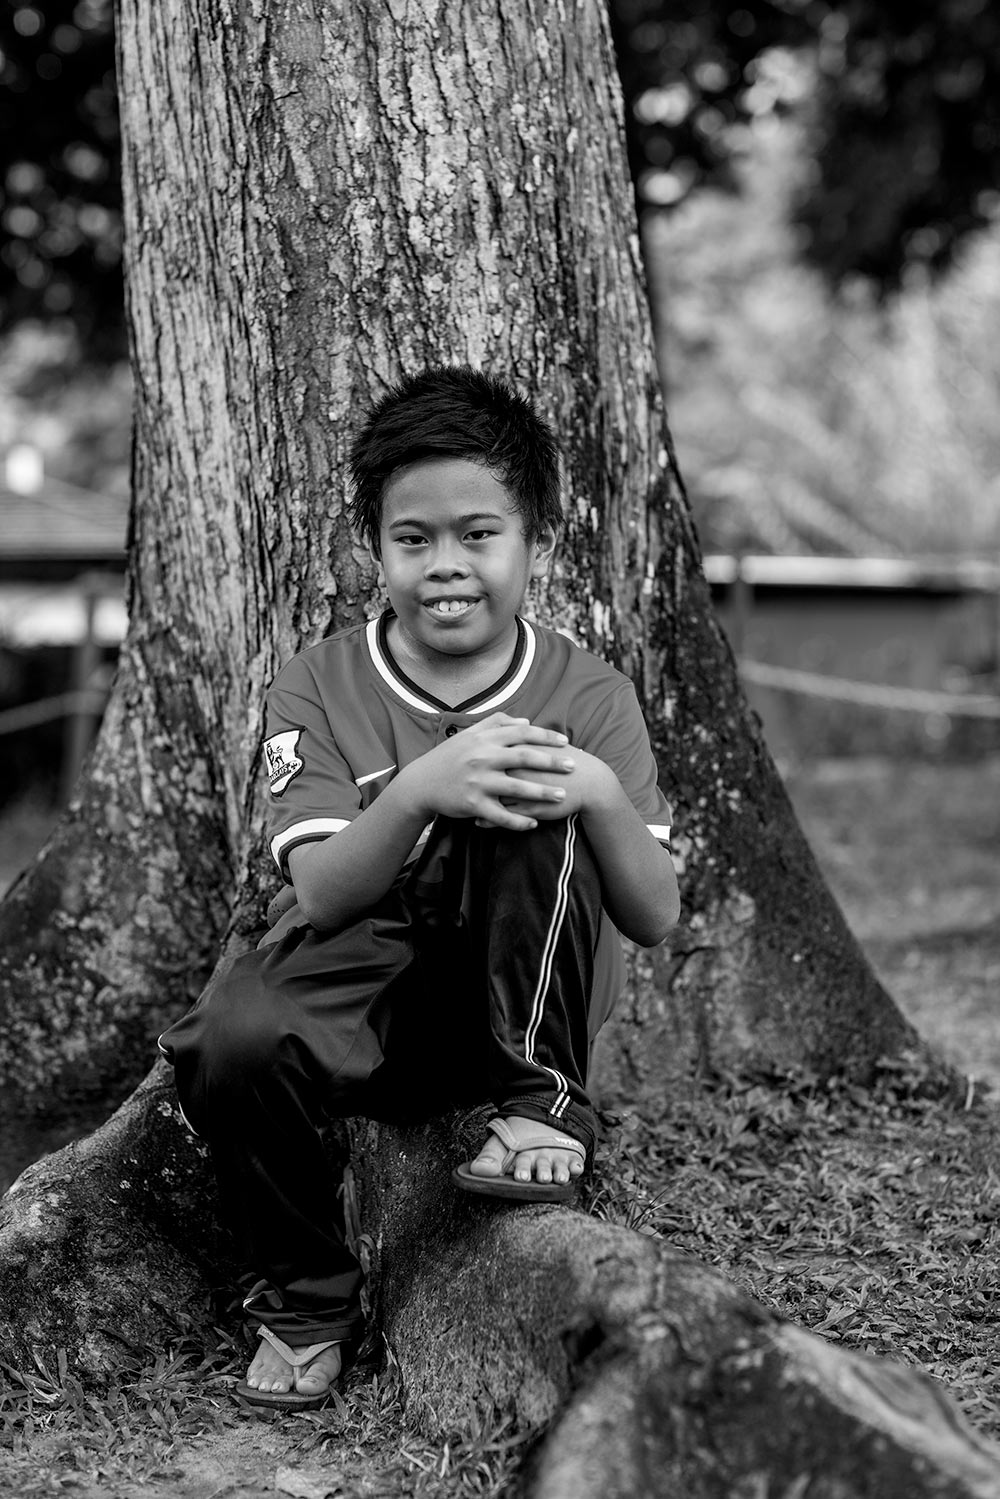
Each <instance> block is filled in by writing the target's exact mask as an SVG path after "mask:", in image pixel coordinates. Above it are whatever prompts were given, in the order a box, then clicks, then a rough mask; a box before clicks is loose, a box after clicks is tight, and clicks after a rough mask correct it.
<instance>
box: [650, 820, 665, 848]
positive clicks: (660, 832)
mask: <svg viewBox="0 0 1000 1499" xmlns="http://www.w3.org/2000/svg"><path fill="white" fill-rule="evenodd" d="M646 826H647V828H648V829H649V831H650V832H651V833H652V835H653V837H654V838H657V839H658V840H659V841H660V842H661V843H669V842H670V824H669V822H647V824H646Z"/></svg>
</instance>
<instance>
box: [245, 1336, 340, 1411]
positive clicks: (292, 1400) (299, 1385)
mask: <svg viewBox="0 0 1000 1499" xmlns="http://www.w3.org/2000/svg"><path fill="white" fill-rule="evenodd" d="M260 1333H261V1342H260V1346H259V1348H258V1349H257V1352H256V1353H255V1354H254V1357H253V1360H252V1361H251V1364H250V1367H249V1369H248V1370H247V1375H246V1379H245V1380H243V1381H242V1383H241V1384H239V1385H237V1394H238V1395H240V1396H241V1397H242V1398H243V1399H244V1400H246V1401H249V1403H250V1404H251V1405H284V1406H290V1407H294V1408H295V1409H297V1410H302V1409H308V1408H309V1406H312V1405H319V1404H321V1403H322V1402H323V1401H324V1400H325V1399H326V1397H327V1395H328V1394H329V1393H330V1388H331V1386H332V1385H333V1383H334V1381H335V1380H336V1379H337V1377H338V1376H339V1374H340V1371H341V1365H342V1355H341V1348H340V1344H339V1343H313V1344H310V1345H309V1346H308V1347H306V1348H292V1347H289V1346H288V1344H286V1343H284V1342H282V1340H281V1339H280V1338H278V1337H276V1336H275V1335H274V1334H273V1333H271V1332H270V1331H269V1330H268V1329H265V1328H261V1329H260Z"/></svg>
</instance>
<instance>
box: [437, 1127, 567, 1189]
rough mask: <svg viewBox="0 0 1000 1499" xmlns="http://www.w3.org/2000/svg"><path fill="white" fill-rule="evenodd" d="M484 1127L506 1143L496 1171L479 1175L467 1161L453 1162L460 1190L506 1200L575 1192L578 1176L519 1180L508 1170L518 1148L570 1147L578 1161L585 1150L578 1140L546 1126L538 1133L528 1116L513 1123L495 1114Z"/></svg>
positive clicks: (520, 1149) (454, 1173) (454, 1179)
mask: <svg viewBox="0 0 1000 1499" xmlns="http://www.w3.org/2000/svg"><path fill="white" fill-rule="evenodd" d="M542 1128H545V1126H542ZM487 1129H489V1130H491V1131H492V1132H493V1134H495V1135H496V1136H497V1138H498V1139H499V1140H501V1141H502V1143H503V1144H504V1145H505V1146H506V1147H507V1150H506V1154H505V1155H504V1157H503V1159H502V1161H501V1162H500V1172H499V1174H498V1175H497V1176H479V1175H478V1174H477V1173H475V1172H474V1171H473V1170H472V1169H471V1166H472V1163H471V1161H463V1163H462V1165H461V1166H456V1167H455V1169H454V1171H452V1173H451V1179H452V1181H453V1182H454V1183H455V1185H456V1187H461V1188H462V1191H463V1192H476V1193H478V1194H479V1195H480V1196H481V1197H503V1198H506V1199H507V1200H508V1201H510V1202H571V1201H572V1200H573V1198H574V1197H575V1196H576V1194H577V1190H578V1186H579V1177H573V1178H572V1179H571V1180H570V1181H568V1182H540V1181H530V1182H519V1181H516V1180H515V1179H514V1177H512V1176H510V1175H508V1173H509V1171H510V1168H511V1167H512V1166H513V1164H514V1160H515V1158H516V1156H517V1155H518V1154H519V1153H520V1151H522V1150H545V1149H550V1150H571V1151H573V1152H574V1153H575V1154H576V1155H578V1156H579V1157H580V1159H581V1161H586V1159H587V1151H586V1148H585V1146H583V1145H582V1144H581V1143H580V1141H579V1140H574V1139H573V1138H572V1137H571V1136H570V1135H559V1134H555V1133H554V1132H553V1131H552V1130H550V1129H546V1133H544V1134H542V1133H541V1130H540V1129H539V1126H538V1125H537V1124H535V1121H534V1120H532V1119H519V1120H518V1121H517V1123H516V1124H512V1123H511V1121H510V1120H509V1119H503V1118H501V1117H500V1116H499V1115H497V1117H496V1118H495V1119H491V1120H490V1122H489V1124H488V1125H487Z"/></svg>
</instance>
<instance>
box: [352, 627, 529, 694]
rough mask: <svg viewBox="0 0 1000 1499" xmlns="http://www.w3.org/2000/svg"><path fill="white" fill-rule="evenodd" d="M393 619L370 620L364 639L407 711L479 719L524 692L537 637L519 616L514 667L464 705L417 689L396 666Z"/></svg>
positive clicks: (387, 684) (380, 673) (386, 682)
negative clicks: (391, 638) (390, 637)
mask: <svg viewBox="0 0 1000 1499" xmlns="http://www.w3.org/2000/svg"><path fill="white" fill-rule="evenodd" d="M391 615H392V610H391V609H386V610H385V612H384V613H383V614H381V615H379V617H378V619H373V620H371V621H370V622H369V624H368V625H367V626H366V627H365V638H366V640H367V643H368V652H369V655H370V656H371V659H372V665H373V666H374V668H375V670H376V672H377V673H378V675H379V676H380V677H381V678H382V681H383V682H385V684H386V686H388V687H390V688H391V689H392V691H393V692H394V693H395V695H396V696H397V697H398V698H401V699H402V700H403V702H404V703H406V704H407V706H408V707H410V708H417V709H418V710H419V711H420V712H422V713H468V714H470V715H473V716H476V717H478V716H479V715H480V714H483V713H494V712H496V710H497V709H498V708H500V707H502V706H503V704H504V703H507V702H509V701H510V699H511V698H512V697H513V696H514V695H515V693H517V692H519V691H520V690H521V688H522V687H523V685H524V683H525V681H526V679H527V676H528V673H529V671H530V670H531V664H532V662H533V661H534V659H535V652H536V650H537V649H538V637H537V635H536V634H535V631H534V630H533V629H532V627H531V625H529V624H528V622H527V620H524V619H522V618H521V617H520V615H518V616H517V617H516V618H517V644H516V645H515V647H514V655H513V657H512V659H511V663H510V665H509V666H508V667H507V670H506V671H505V672H504V673H503V675H502V676H500V677H498V678H497V680H496V681H495V682H493V683H492V684H491V685H490V686H489V687H487V688H485V689H484V690H483V691H482V692H477V693H476V694H475V696H474V697H470V698H466V700H465V702H463V703H444V702H442V701H441V699H440V698H436V697H435V696H434V695H433V693H430V692H427V691H426V689H425V688H423V687H418V685H417V683H416V682H414V681H413V680H412V679H411V678H410V677H408V676H407V675H406V673H405V672H404V671H403V670H402V668H401V667H400V666H399V664H398V663H397V661H396V659H395V657H394V656H393V654H392V652H391V651H390V649H389V642H388V639H387V627H388V623H389V619H390V617H391Z"/></svg>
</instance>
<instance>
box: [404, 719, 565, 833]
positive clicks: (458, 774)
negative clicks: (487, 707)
mask: <svg viewBox="0 0 1000 1499" xmlns="http://www.w3.org/2000/svg"><path fill="white" fill-rule="evenodd" d="M568 744H569V741H568V739H567V738H566V735H565V734H559V733H557V732H556V731H555V730H554V729H541V728H536V726H535V725H534V724H533V723H531V722H530V721H529V720H528V719H527V718H509V717H508V716H507V714H506V713H492V714H491V715H490V717H489V718H484V719H483V721H482V723H477V724H472V725H470V727H469V728H467V729H462V730H461V731H460V732H459V733H458V734H455V735H453V737H452V738H451V739H445V740H444V741H443V743H441V744H438V745H435V747H434V749H432V750H428V752H427V754H426V755H421V756H420V758H419V759H417V760H413V761H411V762H410V764H409V765H408V766H407V767H406V769H405V770H404V771H403V772H402V773H401V774H400V776H399V777H397V784H399V783H401V782H402V781H403V779H404V777H405V779H406V783H407V791H408V794H409V795H410V796H412V797H414V798H415V800H416V804H417V806H419V807H420V808H421V810H422V812H423V813H424V815H425V816H426V817H427V819H428V820H429V819H430V818H431V817H434V816H438V815H440V816H442V817H463V818H466V817H469V818H474V819H475V820H476V822H477V823H479V824H480V825H482V826H485V827H495V828H509V829H511V830H513V831H515V832H526V831H528V830H529V829H531V828H533V827H534V826H535V824H536V822H537V820H538V815H539V809H541V808H545V809H546V812H547V815H549V816H553V817H565V816H566V812H565V811H564V810H563V804H564V802H565V800H566V789H565V787H564V786H563V785H562V784H561V782H562V780H564V779H565V777H567V776H568V775H569V773H570V771H572V770H573V769H574V765H575V762H574V760H573V758H572V751H570V750H569V749H568V748H567V746H568ZM510 803H517V804H520V803H523V804H524V807H525V809H527V810H524V811H521V810H515V808H514V806H511V805H509V804H510Z"/></svg>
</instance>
